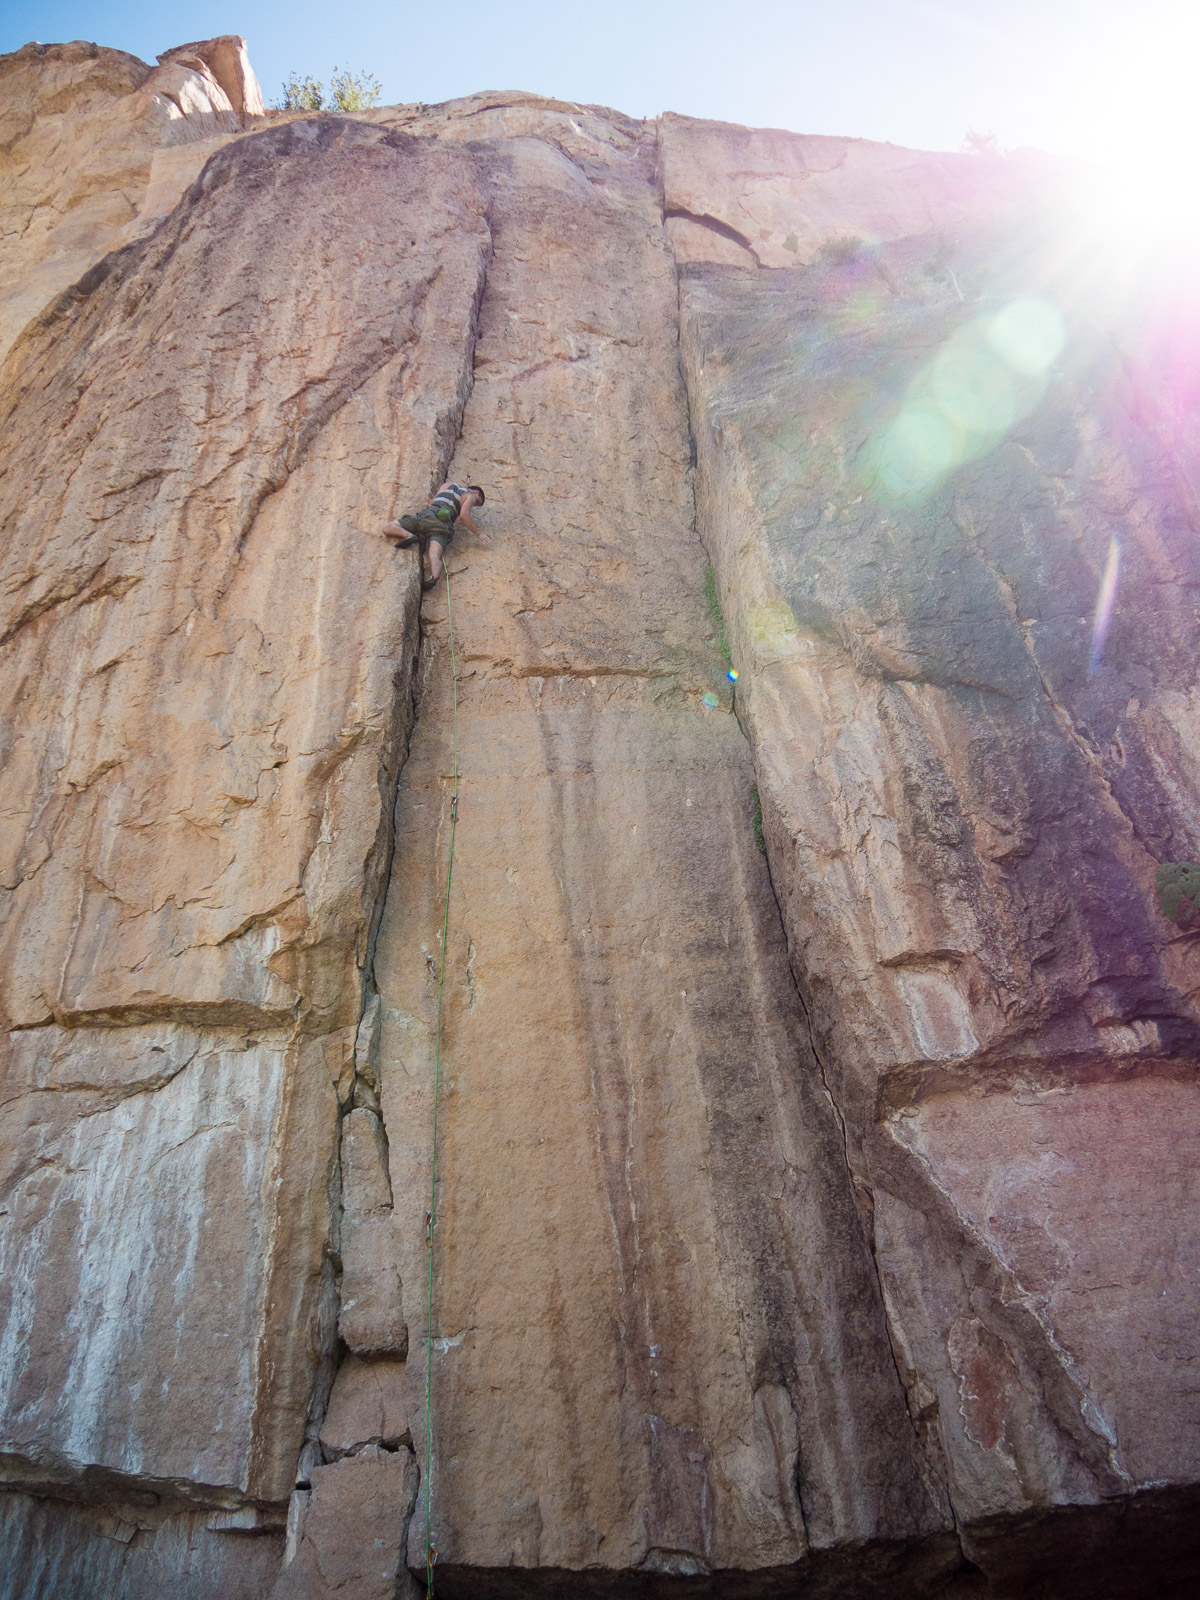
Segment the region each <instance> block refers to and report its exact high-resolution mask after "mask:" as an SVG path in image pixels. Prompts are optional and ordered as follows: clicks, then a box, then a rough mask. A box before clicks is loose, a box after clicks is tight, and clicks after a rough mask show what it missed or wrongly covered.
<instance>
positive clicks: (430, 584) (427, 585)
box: [421, 578, 437, 589]
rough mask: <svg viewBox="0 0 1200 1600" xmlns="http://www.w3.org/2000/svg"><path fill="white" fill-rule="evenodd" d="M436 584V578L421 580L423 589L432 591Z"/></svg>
mask: <svg viewBox="0 0 1200 1600" xmlns="http://www.w3.org/2000/svg"><path fill="white" fill-rule="evenodd" d="M436 584H437V579H436V578H422V579H421V588H422V589H432V588H434V587H435V585H436Z"/></svg>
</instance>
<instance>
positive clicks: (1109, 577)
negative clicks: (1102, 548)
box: [1088, 533, 1121, 673]
mask: <svg viewBox="0 0 1200 1600" xmlns="http://www.w3.org/2000/svg"><path fill="white" fill-rule="evenodd" d="M1120 576H1121V541H1120V539H1118V538H1117V536H1116V534H1115V533H1114V534H1113V536H1112V538H1111V539H1110V540H1109V543H1108V560H1107V561H1106V562H1105V565H1104V576H1103V577H1102V578H1101V579H1100V588H1099V591H1098V593H1097V595H1096V612H1095V615H1094V616H1093V618H1092V648H1091V651H1090V652H1089V655H1088V672H1089V673H1092V672H1095V670H1096V668H1097V667H1098V666H1099V665H1100V663H1101V661H1102V660H1103V659H1104V642H1105V640H1106V639H1107V638H1108V625H1109V623H1110V622H1111V621H1112V614H1113V606H1114V605H1115V604H1116V599H1117V580H1118V579H1119V578H1120Z"/></svg>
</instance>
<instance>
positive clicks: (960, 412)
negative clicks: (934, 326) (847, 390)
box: [866, 297, 1067, 501]
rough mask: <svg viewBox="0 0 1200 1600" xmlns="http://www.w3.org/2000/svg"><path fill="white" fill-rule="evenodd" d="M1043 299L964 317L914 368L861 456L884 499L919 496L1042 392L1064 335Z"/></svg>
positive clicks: (986, 444)
mask: <svg viewBox="0 0 1200 1600" xmlns="http://www.w3.org/2000/svg"><path fill="white" fill-rule="evenodd" d="M1066 336H1067V335H1066V327H1065V324H1064V323H1063V319H1062V316H1061V314H1060V312H1059V311H1058V309H1057V307H1056V306H1054V305H1053V304H1051V302H1050V301H1049V300H1043V299H1035V298H1033V297H1025V298H1022V299H1020V300H1014V301H1012V302H1011V303H1010V304H1009V305H1007V306H1005V307H1004V308H1003V309H1002V310H1001V311H999V312H996V313H994V314H992V315H991V316H988V317H982V318H979V319H977V320H976V321H974V322H971V323H968V325H967V326H966V327H965V328H962V329H960V330H959V332H958V333H956V334H955V335H954V336H953V337H952V338H951V339H950V340H948V341H947V343H946V344H945V345H944V346H943V347H942V349H941V350H940V351H939V352H938V354H937V355H936V356H935V357H934V358H933V360H932V361H931V362H929V364H928V365H927V366H925V367H923V368H922V369H921V371H920V372H918V373H917V375H916V377H915V378H914V379H913V381H912V383H911V385H910V386H909V391H908V394H907V396H906V398H905V400H904V404H903V405H902V406H901V408H900V410H899V412H898V413H897V414H896V416H895V417H893V419H892V421H891V422H890V423H889V424H888V425H887V427H886V428H884V429H883V431H882V432H881V433H880V434H879V435H878V436H877V437H876V438H875V439H874V440H873V441H872V444H871V446H870V447H869V448H868V451H867V455H866V460H867V462H868V464H869V470H871V471H872V472H873V474H874V479H875V482H874V484H873V486H872V487H873V488H874V489H875V492H876V493H878V494H879V496H880V497H881V498H882V499H884V500H890V501H905V500H914V499H920V498H921V497H922V496H924V495H926V494H928V493H930V492H931V491H932V490H933V489H935V488H936V487H937V486H938V484H940V483H942V482H943V481H944V480H945V479H946V478H948V477H949V475H950V474H951V473H952V472H954V471H955V470H956V469H957V468H958V467H961V466H963V465H965V463H966V462H968V461H974V460H975V459H977V458H978V457H979V456H981V455H984V454H986V453H987V451H989V450H992V449H994V448H995V446H996V445H997V444H999V442H1000V440H1001V439H1002V438H1003V437H1004V435H1005V434H1006V433H1007V432H1008V431H1009V429H1010V428H1011V427H1012V426H1013V424H1014V423H1016V422H1019V421H1020V420H1021V419H1022V418H1023V417H1027V416H1028V415H1029V413H1030V412H1031V411H1032V410H1033V409H1034V407H1035V406H1036V405H1037V404H1038V402H1039V401H1040V400H1041V398H1042V396H1043V395H1044V394H1045V392H1046V385H1047V381H1048V373H1049V369H1050V368H1051V366H1052V365H1053V363H1054V362H1055V360H1056V359H1057V358H1058V356H1059V354H1060V353H1061V351H1062V348H1063V345H1064V344H1065V342H1066Z"/></svg>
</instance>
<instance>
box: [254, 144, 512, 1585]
mask: <svg viewBox="0 0 1200 1600" xmlns="http://www.w3.org/2000/svg"><path fill="white" fill-rule="evenodd" d="M393 142H394V143H395V144H397V145H398V146H400V147H401V148H402V147H403V145H404V144H405V143H406V142H408V141H406V140H405V137H404V136H403V135H392V136H389V138H388V139H386V140H385V143H393ZM485 222H486V225H487V242H486V248H485V249H483V250H482V251H481V253H480V270H479V272H478V275H477V281H476V286H475V291H474V294H473V297H472V300H471V303H470V307H469V312H468V317H467V322H466V328H465V331H464V337H463V345H462V359H461V362H460V366H459V377H458V381H457V383H456V385H455V388H454V394H453V398H452V400H451V402H450V403H449V404H448V405H446V406H445V407H444V408H443V409H442V410H441V411H440V413H439V415H438V417H437V420H436V422H435V423H434V428H433V435H434V439H435V441H436V454H435V458H434V470H433V472H432V474H431V476H432V478H433V483H432V484H431V485H430V486H429V489H428V490H426V491H424V492H425V493H429V492H432V489H433V488H435V487H436V486H437V484H438V483H440V482H442V481H443V480H444V479H445V477H446V476H447V474H448V472H449V470H450V463H451V460H452V458H453V455H454V452H455V449H456V448H457V445H458V442H459V439H460V438H461V435H462V425H463V416H464V413H465V410H466V407H467V404H468V402H469V400H470V396H471V390H472V388H473V386H474V368H475V346H476V341H477V339H478V334H479V319H480V313H481V307H482V304H483V299H484V296H485V294H486V290H487V268H488V262H489V260H490V256H491V233H490V218H489V217H488V215H487V212H486V211H485ZM406 225H407V224H406ZM439 270H440V269H439ZM424 301H425V297H422V300H421V304H420V306H419V307H418V308H417V315H416V317H415V319H414V323H415V329H416V331H415V338H416V339H417V340H419V339H420V337H421V322H422V320H423V317H422V313H423V311H424ZM401 377H403V372H402V373H401ZM419 497H420V494H419V493H418V498H419ZM414 503H415V502H414ZM420 577H421V571H420V562H419V558H418V563H417V566H416V568H415V571H414V581H415V582H417V583H419V580H420ZM417 605H418V614H417V619H416V638H415V640H414V641H413V642H412V645H411V648H410V649H409V651H408V663H407V666H406V668H405V669H404V670H403V671H402V673H400V674H398V675H397V680H396V685H395V709H394V718H393V731H392V736H391V740H390V741H389V748H390V749H391V750H393V751H394V752H395V754H394V755H393V756H391V757H390V758H389V757H387V756H385V758H384V761H383V765H382V769H381V784H380V787H381V790H386V791H390V795H389V803H388V804H386V805H385V806H383V807H382V811H381V829H383V830H384V836H383V840H382V844H381V847H380V853H381V856H382V860H383V867H382V870H381V872H380V873H379V876H378V889H377V893H376V895H375V899H374V903H373V906H372V909H371V913H370V918H369V934H368V939H367V946H366V955H365V960H364V964H363V985H362V993H363V1001H362V1009H361V1013H360V1017H359V1023H358V1028H357V1032H356V1035H355V1045H354V1055H353V1069H354V1070H353V1077H352V1080H351V1082H350V1084H349V1087H348V1091H347V1093H346V1095H345V1096H344V1098H342V1099H341V1100H340V1102H339V1116H338V1124H337V1144H338V1152H339V1154H338V1160H337V1164H336V1167H335V1176H334V1180H333V1194H334V1196H335V1199H334V1204H333V1215H334V1218H335V1225H334V1229H333V1239H332V1241H331V1249H330V1252H329V1254H328V1257H327V1270H326V1275H325V1279H324V1281H323V1290H322V1302H321V1304H322V1312H321V1357H320V1366H319V1369H318V1374H317V1378H316V1381H315V1384H314V1389H313V1397H312V1401H311V1403H310V1407H309V1413H308V1419H307V1422H306V1426H305V1442H304V1445H303V1447H302V1449H301V1454H300V1461H299V1465H298V1468H297V1474H296V1490H297V1495H298V1496H300V1497H301V1498H302V1497H304V1496H305V1495H307V1494H309V1493H311V1490H312V1473H313V1470H314V1469H315V1468H317V1467H318V1466H320V1465H321V1464H322V1462H323V1461H324V1460H326V1459H327V1457H326V1454H325V1450H324V1447H323V1444H322V1432H323V1430H324V1428H325V1424H326V1421H327V1417H328V1412H329V1403H330V1399H331V1396H332V1393H333V1387H334V1383H335V1381H336V1379H337V1376H338V1373H339V1372H340V1371H341V1370H342V1368H343V1366H344V1364H345V1362H346V1361H347V1358H348V1355H347V1353H348V1351H354V1350H357V1351H362V1350H364V1349H366V1350H367V1351H368V1352H369V1353H370V1354H371V1355H373V1356H378V1355H380V1354H386V1355H388V1356H396V1355H398V1356H399V1357H400V1359H401V1360H402V1359H403V1358H404V1356H405V1355H406V1352H407V1347H408V1330H407V1325H406V1324H404V1323H403V1302H402V1300H401V1299H400V1296H401V1293H402V1285H401V1283H400V1280H399V1278H397V1279H396V1282H395V1287H396V1291H397V1293H396V1300H397V1302H398V1303H397V1305H396V1306H395V1308H394V1310H393V1311H391V1312H389V1309H388V1308H387V1306H386V1305H384V1306H383V1308H382V1309H379V1308H377V1307H374V1306H370V1307H368V1309H367V1311H366V1313H365V1319H364V1317H363V1315H362V1313H360V1314H359V1317H358V1319H357V1321H356V1323H355V1326H354V1328H353V1329H351V1328H350V1327H348V1326H347V1324H346V1321H345V1316H344V1313H345V1312H346V1310H347V1309H348V1308H347V1307H346V1305H345V1287H346V1282H347V1277H346V1273H347V1261H346V1258H345V1255H344V1254H343V1250H342V1231H343V1225H344V1223H345V1219H346V1216H347V1207H348V1203H349V1197H348V1196H347V1194H346V1191H345V1184H346V1171H345V1164H344V1161H343V1158H342V1151H343V1150H344V1148H345V1139H346V1135H347V1130H348V1119H349V1118H350V1116H351V1115H352V1113H355V1112H358V1113H362V1114H364V1115H366V1116H367V1117H368V1118H369V1119H370V1123H369V1126H370V1128H371V1130H372V1135H373V1137H374V1139H375V1141H376V1143H377V1145H378V1150H379V1174H380V1179H381V1181H382V1183H383V1185H384V1190H385V1192H386V1205H385V1206H380V1205H379V1204H378V1203H377V1204H376V1205H375V1207H374V1210H375V1211H376V1213H381V1212H386V1213H389V1214H390V1213H392V1212H393V1211H394V1196H393V1193H392V1187H391V1161H390V1145H389V1141H388V1133H387V1125H386V1122H385V1121H384V1118H383V1116H382V1111H381V1106H380V1077H379V1029H380V1009H381V1001H380V996H379V991H378V988H377V986H376V981H375V958H376V948H377V943H378V937H379V928H380V924H381V921H382V917H383V911H384V906H385V904H386V901H387V895H388V890H389V888H390V885H391V879H392V870H393V865H394V861H395V855H396V849H397V828H396V808H397V804H398V796H399V784H400V779H401V775H402V773H403V769H404V763H405V761H406V760H407V757H408V752H409V749H410V748H411V743H412V740H413V738H414V737H415V736H416V734H417V732H418V727H419V723H420V717H421V704H422V699H423V691H422V682H423V679H424V677H425V676H426V674H427V671H428V665H429V662H428V648H427V646H426V643H425V639H424V634H423V630H422V629H421V625H420V619H419V598H418V602H417ZM384 775H386V779H385V777H384ZM380 1198H382V1197H380ZM351 1218H352V1220H351V1224H350V1226H351V1229H352V1237H351V1240H350V1242H349V1243H348V1246H347V1250H348V1251H349V1252H350V1253H351V1254H352V1255H353V1256H357V1255H359V1254H362V1255H363V1256H364V1261H363V1263H362V1264H361V1265H359V1264H357V1263H356V1262H354V1261H352V1262H351V1264H350V1269H349V1270H351V1271H352V1272H353V1274H354V1285H355V1289H356V1291H359V1292H361V1291H362V1290H363V1287H364V1285H363V1282H362V1281H361V1280H362V1279H363V1278H364V1276H365V1275H367V1274H378V1273H380V1272H382V1273H383V1274H384V1275H385V1276H386V1275H387V1273H388V1270H389V1269H388V1263H387V1256H388V1255H389V1253H390V1252H389V1249H388V1245H387V1242H386V1235H385V1239H384V1242H383V1243H382V1244H379V1245H376V1247H375V1248H374V1249H371V1248H370V1247H368V1246H367V1245H366V1244H365V1240H362V1239H360V1238H359V1237H358V1235H359V1234H362V1233H364V1231H365V1228H367V1227H370V1226H371V1225H372V1223H374V1224H376V1225H379V1224H384V1223H385V1222H386V1220H387V1218H386V1217H385V1216H384V1215H378V1214H377V1215H376V1216H375V1217H374V1218H372V1219H369V1220H367V1221H363V1220H362V1219H360V1218H359V1217H357V1216H356V1215H355V1213H354V1210H353V1208H351ZM413 1287H414V1286H413V1285H412V1284H411V1280H410V1294H411V1292H412V1288H413ZM367 1293H368V1295H370V1291H369V1290H368V1291H367ZM372 1298H373V1297H372ZM381 1298H382V1299H383V1300H386V1291H385V1292H384V1293H383V1295H382V1296H381ZM356 1309H357V1308H356ZM391 1321H395V1322H396V1323H398V1324H400V1325H399V1326H397V1327H394V1328H385V1330H384V1331H383V1332H380V1331H379V1329H378V1324H379V1323H380V1322H383V1323H385V1324H386V1323H388V1322H391ZM349 1359H351V1360H355V1359H358V1357H357V1356H355V1355H353V1354H352V1355H350V1357H349ZM405 1437H406V1438H407V1439H408V1441H409V1449H410V1451H411V1443H412V1441H411V1437H410V1436H409V1435H408V1434H407V1433H406V1434H405ZM368 1443H369V1441H368ZM379 1447H380V1448H385V1449H395V1448H397V1446H396V1445H395V1444H387V1445H384V1444H382V1443H380V1445H379ZM417 1482H418V1485H419V1478H418V1480H417ZM415 1499H416V1490H415V1489H414V1491H413V1492H412V1493H411V1494H410V1495H409V1496H408V1501H407V1510H406V1512H405V1516H404V1519H403V1525H402V1529H401V1533H400V1539H399V1546H398V1548H399V1549H400V1550H403V1549H404V1548H405V1545H406V1542H407V1533H408V1522H409V1519H410V1518H411V1515H412V1510H413V1506H414V1504H415ZM297 1504H299V1501H297ZM305 1504H306V1502H305ZM326 1537H328V1536H326ZM308 1538H309V1541H310V1544H311V1543H312V1542H313V1540H314V1539H315V1538H316V1534H315V1531H314V1528H313V1527H310V1528H309V1533H308ZM302 1548H303V1546H302V1542H301V1541H300V1539H299V1537H297V1538H296V1539H294V1540H293V1541H292V1544H291V1545H290V1546H289V1552H290V1555H291V1556H292V1557H293V1558H294V1556H295V1555H296V1553H297V1552H298V1551H300V1550H301V1549H302ZM317 1559H318V1560H319V1557H318V1558H317ZM287 1565H290V1561H289V1562H288V1563H287ZM285 1570H286V1569H285ZM281 1592H282V1593H286V1584H285V1585H284V1586H283V1589H282V1591H281Z"/></svg>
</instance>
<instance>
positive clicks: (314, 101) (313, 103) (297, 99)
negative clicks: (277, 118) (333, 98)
mask: <svg viewBox="0 0 1200 1600" xmlns="http://www.w3.org/2000/svg"><path fill="white" fill-rule="evenodd" d="M324 105H325V85H324V84H323V83H322V82H321V80H320V79H319V78H302V77H300V76H299V74H298V73H295V72H293V73H291V74H290V75H289V76H288V77H287V78H285V79H284V83H283V103H282V105H281V106H280V110H281V111H320V110H322V109H323V108H324Z"/></svg>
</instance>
